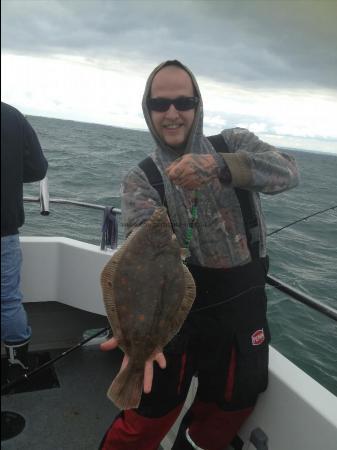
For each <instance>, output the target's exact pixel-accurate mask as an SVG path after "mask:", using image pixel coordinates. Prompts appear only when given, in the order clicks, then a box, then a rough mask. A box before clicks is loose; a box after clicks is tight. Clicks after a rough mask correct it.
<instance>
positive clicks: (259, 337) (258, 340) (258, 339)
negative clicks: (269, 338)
mask: <svg viewBox="0 0 337 450" xmlns="http://www.w3.org/2000/svg"><path fill="white" fill-rule="evenodd" d="M263 342H264V331H263V328H262V329H261V330H256V331H255V332H254V333H253V334H252V344H253V345H261V344H263Z"/></svg>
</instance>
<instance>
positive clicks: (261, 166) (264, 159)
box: [221, 128, 299, 194]
mask: <svg viewBox="0 0 337 450" xmlns="http://www.w3.org/2000/svg"><path fill="white" fill-rule="evenodd" d="M222 136H223V138H224V140H225V141H226V143H227V145H228V148H229V150H230V153H221V156H222V157H223V158H224V160H225V162H226V164H227V166H228V168H229V170H230V172H231V176H232V186H234V187H239V188H244V189H250V190H253V191H256V192H263V193H265V194H277V193H279V192H282V191H286V190H288V189H291V188H293V187H295V186H297V185H298V183H299V174H298V169H297V164H296V161H295V158H294V157H293V156H291V155H289V154H288V153H285V152H282V151H280V150H277V149H276V147H274V146H272V145H269V144H267V143H265V142H263V141H261V140H260V139H259V138H258V137H257V136H256V135H255V134H254V133H251V132H250V131H248V130H246V129H244V128H233V129H230V130H224V131H223V132H222Z"/></svg>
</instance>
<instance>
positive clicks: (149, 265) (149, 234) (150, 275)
mask: <svg viewBox="0 0 337 450" xmlns="http://www.w3.org/2000/svg"><path fill="white" fill-rule="evenodd" d="M101 286H102V291H103V300H104V304H105V308H106V312H107V316H108V319H109V322H110V325H111V327H112V330H113V332H114V336H115V337H116V338H117V339H118V341H119V345H120V347H121V348H122V349H123V351H124V353H126V355H128V357H129V363H128V365H127V366H126V368H124V369H123V370H121V371H120V372H119V374H118V375H117V377H116V378H115V380H114V381H113V383H112V385H111V386H110V388H109V390H108V397H109V398H110V399H111V400H112V401H113V402H114V403H115V404H116V406H118V407H119V408H120V409H129V408H136V407H137V406H138V405H139V402H140V398H141V395H142V386H143V372H144V365H145V361H146V360H147V359H149V357H150V356H151V355H153V353H154V352H158V351H162V349H163V347H164V346H165V345H166V344H167V343H168V342H169V341H170V340H171V339H172V338H173V336H174V335H175V334H176V333H177V332H178V331H179V329H180V327H181V326H182V324H183V322H184V320H185V318H186V316H187V314H188V312H189V310H190V308H191V306H192V304H193V301H194V299H195V284H194V280H193V277H192V275H191V274H190V272H189V270H188V269H187V267H186V266H185V265H184V264H183V263H182V261H181V256H180V247H179V244H178V242H177V240H176V238H175V235H174V234H173V232H172V228H171V224H170V221H169V219H168V216H167V211H166V208H164V207H161V208H156V209H155V211H154V213H153V214H152V216H151V217H150V219H149V220H148V221H147V222H145V223H144V224H143V225H142V226H140V227H139V228H137V229H136V230H135V231H133V233H131V235H130V236H129V237H128V239H127V240H126V241H125V243H124V244H123V246H122V247H121V248H120V249H118V250H117V252H116V253H114V255H113V256H112V257H111V259H110V261H109V262H108V263H107V265H106V266H105V267H104V269H103V271H102V275H101Z"/></svg>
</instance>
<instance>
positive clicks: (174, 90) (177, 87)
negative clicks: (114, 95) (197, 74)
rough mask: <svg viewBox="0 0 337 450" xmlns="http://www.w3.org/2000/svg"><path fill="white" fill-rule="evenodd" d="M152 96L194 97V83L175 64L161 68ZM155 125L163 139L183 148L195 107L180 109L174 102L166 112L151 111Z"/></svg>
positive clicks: (170, 144) (175, 146) (173, 145)
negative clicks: (185, 109)
mask: <svg viewBox="0 0 337 450" xmlns="http://www.w3.org/2000/svg"><path fill="white" fill-rule="evenodd" d="M150 95H151V98H158V97H160V98H167V99H176V98H178V97H193V95H194V93H193V84H192V80H191V78H190V76H189V75H188V73H187V72H185V70H183V69H180V68H179V67H175V66H167V67H164V68H163V69H161V70H160V71H159V72H158V73H157V74H156V75H155V77H154V78H153V81H152V86H151V94H150ZM150 114H151V119H152V123H153V126H154V128H155V130H156V132H157V133H158V135H159V136H160V137H161V138H162V139H163V141H164V142H165V143H166V144H167V145H169V146H170V147H173V148H177V149H179V148H182V147H183V144H185V142H186V140H187V138H188V135H189V132H190V130H191V127H192V124H193V120H194V116H195V108H193V109H189V110H187V111H179V110H177V109H176V108H175V106H174V105H173V104H171V105H170V107H169V109H168V110H167V111H164V112H159V111H150Z"/></svg>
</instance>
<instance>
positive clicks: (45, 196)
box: [24, 177, 337, 321]
mask: <svg viewBox="0 0 337 450" xmlns="http://www.w3.org/2000/svg"><path fill="white" fill-rule="evenodd" d="M24 201H25V202H35V203H40V214H42V215H48V214H49V213H50V211H49V203H57V204H63V205H72V206H80V207H84V208H91V209H99V210H102V211H104V212H106V210H107V208H108V209H110V210H112V211H113V212H114V213H115V214H121V210H120V209H119V208H113V207H107V206H103V205H97V204H95V203H87V202H82V201H78V200H68V199H64V198H50V197H49V191H48V180H47V177H46V178H44V179H43V180H42V181H41V182H40V195H39V196H38V197H24ZM105 220H106V214H105V215H104V218H103V226H102V229H104V221H105ZM102 233H104V231H102ZM105 248H106V245H105V240H104V239H103V236H102V240H101V250H105ZM266 281H267V284H268V285H270V286H272V287H274V288H276V289H278V290H279V291H281V292H283V293H285V294H287V295H288V296H289V297H290V298H291V299H293V300H296V301H299V302H301V303H303V304H305V305H307V306H309V307H310V308H312V309H314V310H316V311H319V312H320V313H322V314H324V315H325V316H327V317H330V318H331V319H333V320H335V321H337V310H336V309H334V308H331V307H330V306H328V305H325V304H324V303H322V302H320V301H319V300H317V299H314V298H312V297H311V296H309V295H307V294H306V293H304V292H302V291H300V290H298V289H295V288H293V287H292V286H289V285H288V284H287V283H284V282H283V281H281V280H279V279H278V278H276V277H274V276H272V275H267V280H266Z"/></svg>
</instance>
